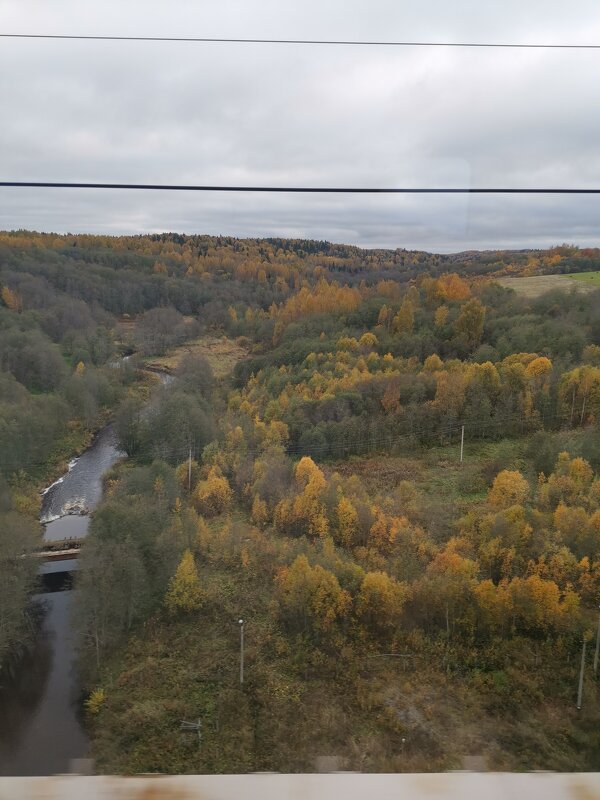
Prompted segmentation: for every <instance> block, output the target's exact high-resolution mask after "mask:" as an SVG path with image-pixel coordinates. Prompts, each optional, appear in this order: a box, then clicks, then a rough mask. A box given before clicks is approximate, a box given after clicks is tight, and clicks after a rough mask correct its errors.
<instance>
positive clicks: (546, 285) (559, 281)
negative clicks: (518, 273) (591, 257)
mask: <svg viewBox="0 0 600 800" xmlns="http://www.w3.org/2000/svg"><path fill="white" fill-rule="evenodd" d="M588 275H589V276H598V277H597V280H590V281H589V282H587V277H586V276H588ZM575 281H576V282H575ZM497 283H499V284H500V286H504V288H505V289H514V291H515V292H516V293H517V294H518V295H521V296H522V297H529V298H534V297H539V296H540V295H542V294H544V293H545V292H549V291H551V290H553V289H559V290H562V291H565V292H570V291H580V292H593V291H594V290H595V289H597V288H598V286H600V273H598V272H585V273H583V272H582V273H578V274H577V275H532V276H530V277H527V278H499V279H498V280H497Z"/></svg>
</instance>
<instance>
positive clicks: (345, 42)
mask: <svg viewBox="0 0 600 800" xmlns="http://www.w3.org/2000/svg"><path fill="white" fill-rule="evenodd" d="M0 38H3V39H67V40H80V41H86V40H87V41H100V42H191V43H194V42H195V43H206V44H208V43H212V44H284V45H307V44H308V45H328V46H343V47H481V48H513V49H521V50H600V44H550V43H541V44H534V43H532V42H523V43H517V42H411V41H407V42H391V41H364V40H354V39H246V38H225V37H217V36H212V37H209V36H197V37H196V36H79V35H75V34H52V33H0Z"/></svg>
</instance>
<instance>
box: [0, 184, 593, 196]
mask: <svg viewBox="0 0 600 800" xmlns="http://www.w3.org/2000/svg"><path fill="white" fill-rule="evenodd" d="M1 187H5V188H36V189H144V190H149V191H172V192H173V191H174V192H270V193H283V192H293V193H302V194H600V188H594V189H572V188H546V189H540V188H517V187H501V188H478V187H475V188H466V187H459V188H457V187H451V188H441V187H429V188H423V187H416V188H412V187H402V188H382V187H364V186H360V187H357V186H222V185H218V184H215V185H192V184H171V183H70V182H64V181H0V188H1Z"/></svg>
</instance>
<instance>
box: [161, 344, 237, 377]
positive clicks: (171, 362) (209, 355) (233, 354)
mask: <svg viewBox="0 0 600 800" xmlns="http://www.w3.org/2000/svg"><path fill="white" fill-rule="evenodd" d="M189 353H192V354H193V355H200V356H204V358H206V359H208V362H209V364H210V366H211V367H212V370H213V372H214V374H215V377H216V378H225V377H226V376H228V375H230V374H231V372H232V370H233V368H234V367H235V365H236V364H237V362H238V361H241V360H242V359H243V358H245V357H246V356H247V352H246V350H244V348H243V347H240V345H239V344H237V342H234V341H233V340H232V339H229V338H228V337H227V336H201V337H200V338H198V339H193V340H192V341H190V342H186V343H185V344H182V345H181V346H180V347H177V348H175V350H172V351H171V352H170V353H169V354H168V355H165V356H160V357H158V358H154V359H152V361H151V362H149V363H148V366H149V367H151V368H154V369H162V370H165V371H166V372H173V371H174V370H176V369H177V367H178V366H179V364H180V363H181V360H182V359H183V358H184V356H186V355H188V354H189Z"/></svg>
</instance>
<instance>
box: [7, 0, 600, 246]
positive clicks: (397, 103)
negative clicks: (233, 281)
mask: <svg viewBox="0 0 600 800" xmlns="http://www.w3.org/2000/svg"><path fill="white" fill-rule="evenodd" d="M25 5H27V9H26V8H25ZM98 5H100V4H98ZM87 6H88V4H82V3H78V2H75V1H74V0H56V2H55V3H52V4H47V3H45V2H42V0H31V2H29V3H27V4H23V3H19V2H14V1H12V2H11V1H10V0H5V2H4V5H3V29H4V30H13V31H16V32H18V31H25V30H29V31H32V32H42V31H44V32H56V33H59V32H78V33H84V34H85V33H99V34H109V33H115V32H117V33H123V34H128V33H131V34H140V35H152V34H156V33H159V34H165V35H182V34H183V35H208V36H210V35H214V36H219V35H221V36H222V35H231V36H283V37H286V38H287V37H305V36H307V37H312V38H314V37H319V38H320V37H326V38H327V37H331V38H351V37H359V38H379V39H389V38H396V39H402V38H427V39H434V40H435V39H453V40H461V39H463V40H464V39H468V38H476V39H480V40H507V39H512V40H515V41H525V40H529V41H541V40H542V39H545V40H546V41H564V40H570V41H594V40H597V39H598V38H599V36H598V34H600V10H599V9H598V8H597V5H596V4H595V3H593V2H582V3H580V4H578V7H577V13H575V9H574V8H573V7H565V6H564V4H562V3H558V2H541V0H530V2H528V3H522V2H516V0H508V2H505V3H503V4H502V6H501V7H500V4H498V7H497V8H496V9H495V10H492V9H489V8H487V7H486V6H487V4H482V3H481V2H477V3H476V2H471V0H462V2H458V3H453V4H449V3H447V2H442V0H430V2H424V3H420V4H419V5H418V8H416V9H414V10H410V11H408V10H407V8H406V4H404V3H402V4H400V3H397V2H392V0H389V1H388V0H379V1H378V2H377V1H375V2H370V3H369V4H366V3H363V2H358V1H357V0H356V1H355V0H351V2H348V0H346V2H343V0H330V2H329V3H325V2H317V1H316V0H307V2H304V3H302V4H299V3H297V2H275V0H263V1H262V2H257V1H256V0H245V2H242V0H229V1H227V0H225V1H224V2H221V3H220V4H219V5H218V6H217V4H214V3H197V2H191V0H175V2H171V3H169V4H168V10H165V9H166V6H165V4H164V3H158V2H154V0H152V2H145V3H143V4H142V3H141V2H137V1H136V2H128V3H126V4H123V3H120V4H117V3H116V2H115V0H108V1H107V2H106V3H103V4H102V13H101V14H100V13H99V11H98V9H96V10H93V9H90V8H89V7H87ZM32 8H34V9H35V11H36V14H35V16H32V15H31V13H26V11H29V12H31V9H32ZM540 20H541V24H540ZM599 60H600V53H597V52H595V51H592V52H577V53H571V52H568V51H561V52H558V53H557V52H550V53H548V52H543V51H504V50H502V51H481V50H477V51H462V50H460V51H459V50H444V49H438V50H400V51H399V50H391V49H390V50H381V49H370V48H369V49H367V48H364V49H362V48H361V49H352V50H350V49H331V48H320V47H306V48H283V47H277V46H272V47H251V46H242V45H240V46H234V45H222V46H221V45H207V46H198V45H175V44H141V43H135V44H133V43H131V44H116V43H93V42H39V41H34V42H20V41H19V42H17V41H7V40H5V41H3V43H2V48H1V49H0V74H1V75H2V76H3V78H2V81H1V82H0V103H1V106H0V107H2V109H3V124H2V125H1V126H0V174H2V175H3V176H4V177H5V178H6V179H16V180H18V179H22V180H28V179H30V180H35V179H40V180H53V179H56V180H90V181H92V180H94V181H131V182H184V181H185V182H222V183H260V184H269V183H271V184H277V183H279V184H285V183H289V184H292V183H293V184H299V185H311V184H314V185H332V184H337V185H342V186H343V185H382V186H394V185H406V186H410V185H412V186H417V185H423V184H430V185H441V186H443V185H457V184H464V185H480V186H482V185H493V184H496V185H500V184H503V185H507V184H509V183H512V184H514V185H520V186H532V185H535V184H539V185H547V186H550V185H564V186H569V185H572V186H589V185H596V186H599V185H600V153H599V152H598V148H597V141H598V134H599V128H600V108H598V106H597V103H596V102H595V100H596V94H597V89H596V84H597V75H598V68H599V64H600V62H599ZM599 203H600V200H599V199H598V198H595V197H586V198H558V197H553V198H548V197H527V198H515V197H500V198H498V197H485V198H482V197H477V198H473V197H472V198H464V197H450V198H448V197H430V196H428V197H385V198H381V197H375V198H373V197H348V196H331V197H323V196H277V197H273V196H268V195H262V194H261V195H256V196H240V195H227V196H225V195H213V196H202V197H200V196H192V195H173V194H164V195H160V196H156V195H150V194H142V193H139V192H127V193H121V194H116V193H104V192H102V193H100V192H98V193H96V194H94V193H89V192H88V193H75V192H70V191H69V192H67V191H65V192H62V193H59V192H51V191H42V190H40V191H38V192H33V191H24V190H23V191H17V190H11V191H8V190H3V191H0V227H2V228H18V227H28V228H36V229H43V230H54V231H73V232H75V231H97V232H103V233H111V232H114V233H130V232H131V233H137V232H140V233H142V232H147V231H160V230H178V231H184V232H189V233H192V232H203V233H228V234H232V235H240V236H268V235H293V236H303V237H304V236H306V237H314V238H327V239H331V240H336V241H346V242H351V243H356V244H360V245H364V246H389V247H396V246H403V247H419V248H423V249H429V250H440V251H449V250H450V251H451V250H462V249H466V248H470V247H489V248H495V247H526V246H532V247H539V246H547V245H550V244H553V243H556V242H557V241H563V240H567V241H575V242H577V243H579V244H581V245H592V244H598V243H599V238H600V237H599V236H598V211H599Z"/></svg>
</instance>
